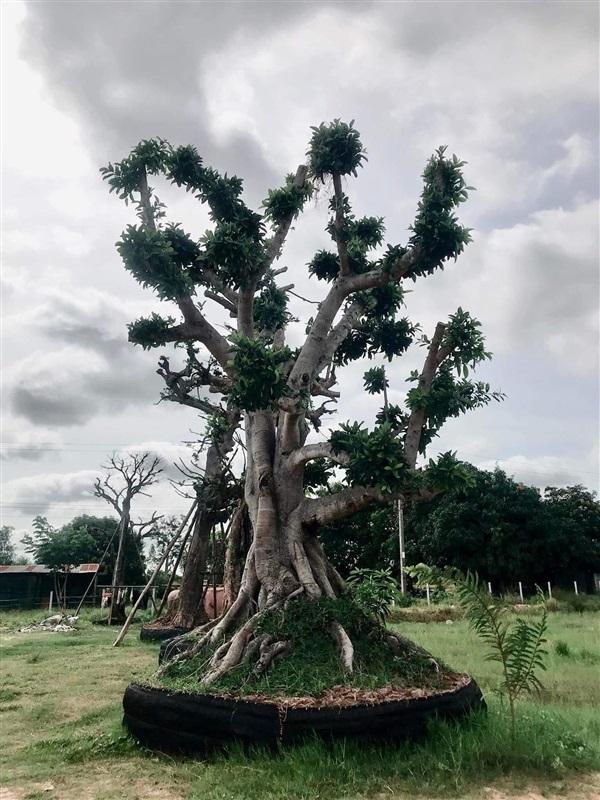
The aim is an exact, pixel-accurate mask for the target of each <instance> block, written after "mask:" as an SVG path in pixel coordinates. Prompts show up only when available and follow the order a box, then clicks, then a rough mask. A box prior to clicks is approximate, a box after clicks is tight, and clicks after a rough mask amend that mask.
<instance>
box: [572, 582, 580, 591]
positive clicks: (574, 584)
mask: <svg viewBox="0 0 600 800" xmlns="http://www.w3.org/2000/svg"><path fill="white" fill-rule="evenodd" d="M573 586H574V587H575V594H579V590H578V588H577V581H573Z"/></svg>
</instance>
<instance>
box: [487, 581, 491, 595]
mask: <svg viewBox="0 0 600 800" xmlns="http://www.w3.org/2000/svg"><path fill="white" fill-rule="evenodd" d="M488 592H489V593H490V594H491V593H492V583H491V581H488Z"/></svg>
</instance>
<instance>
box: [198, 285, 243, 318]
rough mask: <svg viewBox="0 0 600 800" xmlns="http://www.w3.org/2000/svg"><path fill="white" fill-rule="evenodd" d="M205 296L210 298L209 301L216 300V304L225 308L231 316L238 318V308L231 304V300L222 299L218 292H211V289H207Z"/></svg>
mask: <svg viewBox="0 0 600 800" xmlns="http://www.w3.org/2000/svg"><path fill="white" fill-rule="evenodd" d="M204 296H205V297H208V299H209V300H214V302H215V303H218V304H219V305H220V306H223V308H225V309H227V311H229V314H230V315H231V316H232V317H236V316H237V308H236V306H234V305H233V303H230V302H229V300H226V299H225V298H224V297H220V296H219V295H218V294H217V293H216V292H211V291H210V289H205V290H204Z"/></svg>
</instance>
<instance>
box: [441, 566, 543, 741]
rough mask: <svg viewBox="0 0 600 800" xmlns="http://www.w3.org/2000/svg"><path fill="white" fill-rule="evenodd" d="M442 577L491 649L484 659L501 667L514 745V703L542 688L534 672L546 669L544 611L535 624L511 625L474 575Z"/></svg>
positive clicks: (453, 573) (504, 610) (520, 622)
mask: <svg viewBox="0 0 600 800" xmlns="http://www.w3.org/2000/svg"><path fill="white" fill-rule="evenodd" d="M443 577H444V582H445V583H446V585H447V586H448V588H449V589H451V590H453V591H454V593H455V595H456V598H457V600H458V603H459V605H460V607H461V609H462V610H463V612H464V614H465V617H466V619H467V620H468V622H469V626H470V628H471V629H472V630H474V631H475V633H476V634H477V635H478V636H479V638H480V639H481V640H482V641H483V642H485V643H486V644H487V645H488V646H489V647H490V652H489V653H488V655H487V656H486V659H487V660H488V661H496V662H498V663H499V664H500V665H501V667H502V675H503V678H502V683H501V684H500V689H501V691H503V692H504V693H505V694H506V696H507V698H508V703H509V707H510V716H511V731H512V738H513V742H514V740H515V734H516V724H515V701H516V700H517V698H518V697H519V696H520V695H521V694H523V693H525V692H529V693H533V692H538V693H539V692H540V691H541V689H542V688H543V687H542V684H541V682H540V680H539V678H538V676H537V671H538V670H545V669H546V665H545V664H544V656H546V655H547V654H548V653H547V650H544V648H543V645H544V644H545V643H546V639H545V633H546V629H547V611H546V608H545V607H544V606H543V607H542V615H541V617H540V618H539V619H538V620H536V621H531V622H529V621H528V622H526V621H525V620H524V619H522V618H519V619H517V620H516V621H515V622H514V623H512V624H511V621H510V619H509V617H508V609H507V607H506V606H504V605H501V604H499V603H496V602H495V601H494V599H493V597H491V595H490V594H489V593H488V592H487V591H486V589H485V588H484V587H483V586H482V585H481V583H480V580H479V577H478V575H477V573H470V572H468V573H467V574H466V575H463V574H462V573H461V572H460V571H458V570H456V569H448V570H445V571H444V573H443Z"/></svg>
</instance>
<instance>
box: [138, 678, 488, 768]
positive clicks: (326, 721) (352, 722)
mask: <svg viewBox="0 0 600 800" xmlns="http://www.w3.org/2000/svg"><path fill="white" fill-rule="evenodd" d="M123 708H124V711H125V715H124V718H123V723H124V724H125V726H126V727H127V729H128V730H129V731H130V733H131V734H132V735H133V736H134V737H135V738H136V739H138V740H139V741H140V742H141V743H142V744H144V745H145V746H147V747H150V748H152V749H158V750H167V751H169V750H170V751H183V752H188V753H189V752H202V751H207V750H211V749H215V748H219V747H222V746H223V745H226V744H227V743H229V742H233V741H237V742H241V743H242V744H244V745H262V746H266V747H274V746H276V745H277V743H278V742H281V743H283V744H291V743H294V742H297V741H299V740H300V739H302V738H303V737H305V736H307V735H315V734H316V735H317V736H318V737H320V738H324V739H336V738H346V739H360V740H370V741H380V742H382V741H400V740H402V739H412V738H416V737H418V736H420V735H422V734H423V733H424V732H425V731H426V728H427V722H428V720H430V719H432V718H433V717H438V718H440V719H459V718H461V717H464V716H466V715H467V714H469V713H470V712H472V711H476V710H485V708H486V705H485V700H484V699H483V696H482V694H481V690H480V689H479V687H478V686H477V684H476V683H475V681H474V680H470V681H469V683H467V684H466V685H464V686H462V687H460V688H458V689H455V690H453V691H448V692H440V693H438V694H434V695H430V696H429V697H416V698H411V699H409V700H401V701H393V702H386V703H378V704H376V705H370V706H369V705H362V706H351V707H347V708H303V709H292V708H289V709H283V710H280V709H278V707H277V706H276V705H275V704H274V703H256V702H249V701H245V700H236V699H231V698H225V697H217V696H215V695H210V694H200V693H197V692H180V691H174V690H170V689H162V688H158V687H154V686H146V685H143V684H137V683H132V684H130V685H129V686H128V687H127V689H126V691H125V696H124V698H123Z"/></svg>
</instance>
